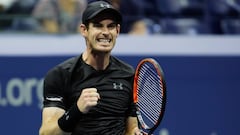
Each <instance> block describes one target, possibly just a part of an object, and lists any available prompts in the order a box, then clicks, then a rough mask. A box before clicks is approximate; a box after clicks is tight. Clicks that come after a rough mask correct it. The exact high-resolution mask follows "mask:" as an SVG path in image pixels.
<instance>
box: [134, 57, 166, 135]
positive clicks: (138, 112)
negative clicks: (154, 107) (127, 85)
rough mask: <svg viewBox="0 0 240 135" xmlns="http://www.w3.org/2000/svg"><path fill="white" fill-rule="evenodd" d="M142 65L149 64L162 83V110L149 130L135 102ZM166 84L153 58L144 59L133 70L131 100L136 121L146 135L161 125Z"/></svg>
mask: <svg viewBox="0 0 240 135" xmlns="http://www.w3.org/2000/svg"><path fill="white" fill-rule="evenodd" d="M144 63H151V64H152V65H153V66H154V68H155V70H156V71H157V74H158V76H160V80H161V82H160V83H162V89H163V93H162V94H163V95H162V96H163V98H162V108H161V112H160V114H159V118H158V120H157V122H156V123H155V124H154V126H153V127H152V128H150V127H149V126H148V125H147V124H146V123H145V122H144V120H143V118H142V116H141V113H140V108H139V107H138V106H137V102H138V84H137V83H138V79H139V78H138V76H139V75H138V74H139V71H140V69H141V67H142V65H143V64H144ZM166 98H167V97H166V82H165V79H164V73H163V70H162V68H161V66H160V65H159V63H158V62H157V61H156V60H155V59H153V58H145V59H142V60H141V61H140V62H139V63H138V65H137V68H136V70H135V75H134V83H133V100H134V103H135V104H136V109H137V112H136V114H137V119H138V122H139V125H140V127H141V128H143V129H144V130H147V131H148V133H147V134H149V135H150V134H152V133H153V132H154V130H155V129H156V128H157V127H158V126H159V124H160V123H161V121H162V118H163V116H164V112H165V106H166ZM144 134H146V132H144Z"/></svg>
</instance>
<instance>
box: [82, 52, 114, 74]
mask: <svg viewBox="0 0 240 135" xmlns="http://www.w3.org/2000/svg"><path fill="white" fill-rule="evenodd" d="M82 59H83V61H84V62H85V63H86V64H88V65H90V66H92V67H93V68H94V69H96V70H104V69H106V68H107V66H108V64H109V59H110V55H109V54H108V53H107V54H105V53H93V52H91V53H89V52H87V51H85V52H83V55H82Z"/></svg>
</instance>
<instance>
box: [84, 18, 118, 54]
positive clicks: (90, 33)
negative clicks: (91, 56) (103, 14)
mask: <svg viewBox="0 0 240 135" xmlns="http://www.w3.org/2000/svg"><path fill="white" fill-rule="evenodd" d="M119 31H120V25H119V24H116V23H115V22H114V21H113V20H111V19H104V20H101V21H100V22H94V23H93V22H91V23H89V26H88V28H87V27H86V26H85V25H83V24H81V33H82V35H83V36H84V37H85V39H86V43H87V47H88V49H90V50H91V51H93V52H100V53H101V52H102V53H109V52H111V50H112V49H113V47H114V46H115V43H116V38H117V36H118V35H119Z"/></svg>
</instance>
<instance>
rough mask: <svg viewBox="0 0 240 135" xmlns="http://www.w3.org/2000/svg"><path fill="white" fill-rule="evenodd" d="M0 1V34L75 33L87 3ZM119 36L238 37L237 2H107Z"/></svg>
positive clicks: (239, 4) (239, 9)
mask: <svg viewBox="0 0 240 135" xmlns="http://www.w3.org/2000/svg"><path fill="white" fill-rule="evenodd" d="M92 1H96V0H0V32H15V33H16V32H18V33H51V34H53V33H54V34H56V33H58V34H59V33H76V32H77V31H78V30H77V26H78V24H79V23H81V15H82V12H83V10H84V9H85V8H86V5H87V3H88V2H92ZM109 1H110V2H111V3H112V4H113V5H114V7H116V8H117V9H119V11H120V12H121V13H122V14H123V16H124V20H123V23H122V31H121V33H123V34H126V33H128V34H214V35H215V34H217V35H222V34H239V33H240V28H239V27H240V20H239V18H240V0H109Z"/></svg>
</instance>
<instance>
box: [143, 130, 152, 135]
mask: <svg viewBox="0 0 240 135" xmlns="http://www.w3.org/2000/svg"><path fill="white" fill-rule="evenodd" d="M141 134H142V135H149V134H148V133H147V132H144V131H142V130H141ZM151 135H153V134H151Z"/></svg>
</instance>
